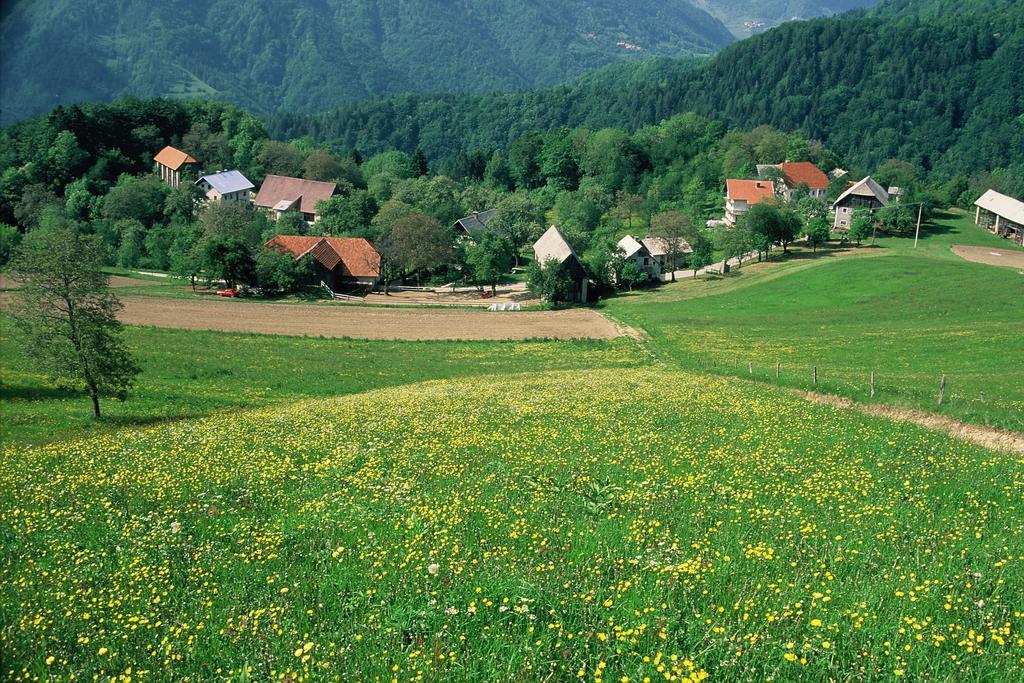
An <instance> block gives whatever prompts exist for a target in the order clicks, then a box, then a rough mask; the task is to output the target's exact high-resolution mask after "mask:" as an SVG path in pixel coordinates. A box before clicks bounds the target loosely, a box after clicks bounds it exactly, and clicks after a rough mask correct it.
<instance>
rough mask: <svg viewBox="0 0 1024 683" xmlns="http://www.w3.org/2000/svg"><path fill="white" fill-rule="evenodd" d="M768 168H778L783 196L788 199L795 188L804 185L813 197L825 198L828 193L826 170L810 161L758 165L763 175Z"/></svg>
mask: <svg viewBox="0 0 1024 683" xmlns="http://www.w3.org/2000/svg"><path fill="white" fill-rule="evenodd" d="M768 169H777V170H778V171H779V173H780V174H781V176H782V187H781V188H776V189H781V191H782V196H784V197H785V198H786V199H787V200H788V199H789V198H790V196H791V195H792V194H793V190H795V189H797V188H799V187H801V186H803V187H806V188H807V193H808V194H809V195H811V196H812V197H817V198H818V199H824V198H825V195H827V194H828V186H829V179H828V176H827V175H825V173H824V171H822V170H821V169H820V168H818V167H817V166H815V165H814V164H812V163H811V162H809V161H787V162H785V163H782V164H775V165H774V166H770V165H768V166H766V165H758V167H757V173H758V175H760V176H761V177H764V175H765V174H766V173H767V171H768Z"/></svg>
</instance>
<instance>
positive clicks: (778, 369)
mask: <svg viewBox="0 0 1024 683" xmlns="http://www.w3.org/2000/svg"><path fill="white" fill-rule="evenodd" d="M781 371H782V363H776V364H775V379H778V378H779V372H781Z"/></svg>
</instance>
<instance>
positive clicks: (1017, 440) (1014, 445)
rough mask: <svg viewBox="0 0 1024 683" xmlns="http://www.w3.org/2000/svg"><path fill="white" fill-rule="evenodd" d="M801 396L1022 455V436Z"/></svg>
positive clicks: (814, 395)
mask: <svg viewBox="0 0 1024 683" xmlns="http://www.w3.org/2000/svg"><path fill="white" fill-rule="evenodd" d="M800 393H801V394H802V395H803V397H804V398H806V399H807V400H809V401H814V402H816V403H825V404H828V405H834V406H838V407H840V408H853V409H854V410H859V411H860V412H862V413H866V414H868V415H875V416H877V417H884V418H887V419H890V420H900V421H903V422H913V423H914V424H916V425H919V426H921V427H925V428H926V429H934V430H936V431H940V432H946V433H947V434H949V435H951V436H955V437H956V438H958V439H963V440H964V441H969V442H971V443H974V444H977V445H979V446H984V447H985V448H991V449H992V450H995V451H1002V452H1006V453H1017V454H1021V455H1024V435H1022V434H1015V433H1014V432H1006V431H1002V430H999V429H993V428H991V427H982V426H980V425H969V424H964V423H963V422H959V421H957V420H954V419H952V418H949V417H946V416H944V415H936V414H934V413H926V412H924V411H922V410H912V409H910V408H895V407H893V406H886V405H879V404H875V403H872V404H865V403H857V402H855V401H851V400H850V399H848V398H843V397H841V396H832V395H830V394H818V393H815V392H813V391H808V392H800Z"/></svg>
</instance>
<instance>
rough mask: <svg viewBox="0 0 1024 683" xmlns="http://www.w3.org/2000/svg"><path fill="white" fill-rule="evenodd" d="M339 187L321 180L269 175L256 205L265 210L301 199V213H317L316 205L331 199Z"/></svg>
mask: <svg viewBox="0 0 1024 683" xmlns="http://www.w3.org/2000/svg"><path fill="white" fill-rule="evenodd" d="M336 188H337V185H335V184H334V183H324V182H321V181H319V180H304V179H302V178H291V177H289V176H283V175H268V176H267V177H266V178H265V179H264V181H263V185H261V186H260V191H259V192H258V193H257V194H256V199H255V200H254V203H255V204H256V206H262V207H263V208H265V209H272V208H274V206H275V205H277V204H278V203H279V202H281V201H287V202H289V203H290V202H294V201H295V200H296V199H300V198H301V200H302V201H301V202H300V203H299V207H298V208H299V211H301V212H302V213H311V214H315V213H316V203H317V202H320V201H323V200H325V199H330V198H331V196H332V195H333V194H334V190H335V189H336Z"/></svg>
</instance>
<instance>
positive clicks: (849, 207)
mask: <svg viewBox="0 0 1024 683" xmlns="http://www.w3.org/2000/svg"><path fill="white" fill-rule="evenodd" d="M888 205H889V193H888V192H886V191H885V188H884V187H882V186H881V185H879V184H878V183H876V182H875V180H874V179H873V178H872V177H871V176H868V177H867V178H864V179H863V180H861V181H860V182H858V183H854V184H853V185H851V186H850V187H849V188H848V189H847V190H846V191H845V192H843V193H842V194H841V195H839V197H838V198H837V199H836V200H835V202H833V203H832V210H833V211H835V216H836V217H835V220H834V221H833V222H832V227H833V229H835V230H837V231H839V232H846V231H848V230H849V229H850V221H851V220H852V218H853V212H854V210H855V209H867V210H868V211H874V210H875V209H880V208H882V207H883V206H888Z"/></svg>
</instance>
